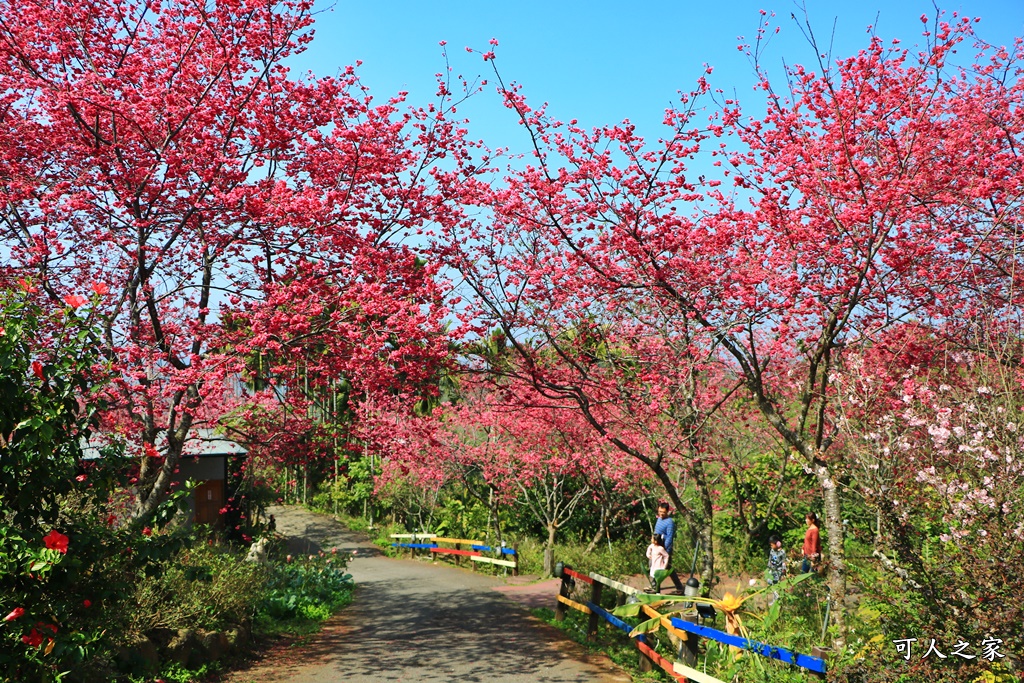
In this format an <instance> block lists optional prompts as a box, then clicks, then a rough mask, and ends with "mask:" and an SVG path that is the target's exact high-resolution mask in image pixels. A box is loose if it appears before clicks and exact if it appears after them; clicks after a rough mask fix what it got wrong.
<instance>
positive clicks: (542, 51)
mask: <svg viewBox="0 0 1024 683" xmlns="http://www.w3.org/2000/svg"><path fill="white" fill-rule="evenodd" d="M801 4H805V5H806V8H807V11H808V15H809V17H810V19H811V22H812V25H813V27H814V30H815V32H816V34H817V36H818V37H819V39H820V41H821V42H823V43H825V44H827V43H828V41H829V39H830V36H831V34H832V32H833V22H835V40H834V48H833V53H834V55H835V56H837V57H840V56H846V55H849V54H852V53H854V52H856V50H857V49H859V48H861V47H863V46H865V45H866V44H867V34H866V27H867V26H868V25H869V24H873V25H875V26H876V27H877V31H878V33H879V35H880V36H882V37H883V38H886V39H889V38H894V37H898V38H900V39H901V40H902V41H903V44H904V45H907V46H910V45H913V44H915V43H919V42H920V41H921V31H922V27H923V25H922V23H921V22H920V19H919V17H920V16H921V15H922V14H928V15H929V16H933V15H934V8H933V5H932V2H931V0H890V1H889V2H880V1H879V0H862V1H860V2H829V1H826V0H807V1H806V3H801ZM317 9H318V11H320V14H319V15H318V17H317V22H316V25H315V30H316V38H315V40H314V41H313V43H312V45H311V46H310V48H309V50H308V51H307V52H306V53H305V54H303V55H300V56H299V57H297V58H295V59H293V60H292V62H291V64H292V67H293V68H294V69H297V70H301V71H306V70H311V71H313V72H314V73H315V74H317V75H333V74H335V73H336V72H337V71H338V70H339V69H340V68H342V67H344V66H345V65H348V64H353V63H355V61H356V60H362V62H363V64H362V66H361V67H360V68H359V74H360V76H361V77H362V79H363V81H364V83H365V84H366V85H368V86H369V87H370V90H371V92H372V93H373V94H374V95H375V97H377V98H378V99H382V100H383V99H386V98H387V97H388V96H390V95H393V94H394V93H396V92H397V91H399V90H408V91H409V93H410V95H409V100H410V102H412V103H417V104H419V103H426V102H427V101H428V100H429V99H430V98H431V97H432V95H433V93H434V91H435V81H434V74H435V73H436V72H438V71H442V70H443V69H444V59H443V57H442V55H441V48H440V47H439V45H438V41H441V40H446V41H447V42H448V45H447V48H448V53H449V57H450V60H451V65H452V67H453V68H454V70H455V73H461V74H464V75H466V76H471V77H472V76H475V75H478V74H479V75H481V76H483V77H484V78H491V79H492V80H493V78H492V75H491V74H490V66H489V65H487V64H485V63H484V62H483V60H482V58H481V56H480V54H472V55H471V54H467V53H466V51H465V50H464V47H466V46H471V47H473V48H476V49H478V50H486V49H488V48H489V45H488V41H489V40H490V39H491V38H492V37H494V38H497V39H498V40H499V42H500V46H499V47H498V48H497V49H496V52H497V56H498V62H497V63H498V66H499V68H500V70H501V72H502V76H503V78H504V79H505V80H506V82H508V81H516V82H519V83H521V84H522V85H523V86H524V92H525V94H526V95H527V97H528V98H529V100H530V101H531V103H534V104H537V103H540V102H545V101H546V102H548V103H549V104H550V107H549V111H550V112H551V113H552V114H553V115H554V116H556V117H557V118H560V119H562V120H567V119H571V118H577V119H579V120H580V122H581V123H583V124H585V125H587V126H592V125H601V124H606V123H617V122H619V121H621V120H623V119H627V118H628V119H630V120H631V121H632V122H633V123H634V124H636V126H637V128H638V131H639V132H641V133H642V134H644V135H647V136H650V137H657V136H658V134H659V133H660V131H659V126H658V124H659V122H660V120H661V117H662V113H663V111H664V109H665V108H666V107H667V106H669V105H670V104H672V102H673V101H675V99H676V92H677V91H678V90H680V89H684V90H688V89H689V88H690V87H691V86H692V84H693V83H694V81H695V80H696V78H697V77H698V76H700V74H701V73H702V71H703V68H702V66H701V65H702V64H703V63H705V62H707V63H709V64H711V65H712V66H714V68H715V71H714V73H713V74H712V77H711V80H712V83H713V85H714V86H716V87H721V88H723V89H725V90H726V91H727V92H732V91H733V90H735V91H736V92H737V93H738V94H739V95H740V97H741V98H742V99H743V100H744V101H745V102H747V103H748V105H751V106H752V105H755V104H759V102H760V101H761V100H762V99H763V98H761V97H759V96H757V95H754V94H753V93H751V87H752V85H753V83H754V78H753V73H752V67H751V66H750V64H749V61H748V59H747V57H746V56H745V55H743V54H742V53H741V52H739V51H738V50H737V49H736V45H737V43H738V40H737V38H738V36H747V37H748V38H750V37H753V36H754V34H755V32H756V29H757V26H758V19H759V10H761V9H764V10H767V11H774V12H775V13H776V17H775V19H774V20H773V21H774V22H775V24H776V25H779V26H781V29H782V30H781V33H780V34H778V35H776V36H775V37H774V38H773V39H772V42H771V44H770V45H769V47H768V49H767V52H766V56H765V64H767V65H768V67H769V69H770V72H771V73H775V74H779V75H781V73H782V62H783V59H785V60H786V61H787V62H789V63H797V62H802V63H811V62H812V61H813V59H814V53H813V50H811V49H810V47H809V46H808V44H807V42H806V40H805V39H804V37H803V36H802V35H801V33H800V30H799V29H798V27H797V25H796V24H795V22H794V21H793V20H792V19H791V18H790V14H791V13H793V12H795V13H797V16H798V17H799V16H801V15H802V11H801V9H800V6H798V5H797V4H796V3H794V2H793V1H792V0H758V1H751V0H719V1H718V2H706V1H702V2H694V1H692V0H678V1H677V2H674V3H664V2H646V3H645V2H631V3H630V2H616V3H613V2H604V1H600V0H592V1H591V2H557V1H555V0H549V1H548V2H537V1H535V0H520V1H518V2H514V3H513V2H487V3H484V2H465V1H463V2H444V1H442V0H435V1H432V2H408V1H398V0H377V1H376V2H367V1H366V0H363V1H353V0H337V2H335V3H333V4H332V3H330V2H320V3H318V5H317ZM942 9H944V10H946V11H947V13H952V12H953V11H958V12H961V13H963V14H967V15H969V16H972V17H975V16H978V17H981V18H982V22H981V23H980V24H978V25H976V26H977V31H978V32H979V34H980V36H981V37H982V38H984V39H985V40H987V41H989V42H991V43H996V44H1010V43H1012V41H1013V39H1014V37H1015V36H1018V35H1022V34H1024V0H954V1H953V2H948V3H945V4H943V5H942ZM971 54H973V52H972V53H971ZM460 113H461V114H464V115H465V116H467V117H469V118H470V120H471V126H470V130H471V133H472V134H473V137H481V138H484V139H485V140H487V141H488V143H489V144H490V145H492V146H496V145H512V146H513V148H519V149H522V148H523V145H524V144H525V142H526V141H525V139H524V138H522V137H521V134H519V133H518V131H517V130H516V123H515V120H514V118H513V116H512V115H511V114H509V113H508V112H507V111H505V110H504V109H503V107H502V106H501V104H500V101H499V99H498V98H497V96H495V95H493V90H491V89H489V91H488V94H487V95H485V96H482V97H480V96H478V97H476V98H474V100H472V101H471V102H470V103H468V104H467V105H466V106H465V107H463V108H462V109H461V110H460Z"/></svg>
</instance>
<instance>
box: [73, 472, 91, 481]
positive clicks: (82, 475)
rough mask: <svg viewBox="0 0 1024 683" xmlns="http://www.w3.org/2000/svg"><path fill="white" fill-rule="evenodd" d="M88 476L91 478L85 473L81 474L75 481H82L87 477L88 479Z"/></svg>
mask: <svg viewBox="0 0 1024 683" xmlns="http://www.w3.org/2000/svg"><path fill="white" fill-rule="evenodd" d="M88 478H89V477H87V476H86V475H84V474H79V475H78V476H77V477H75V481H78V482H82V481H85V480H86V479H88Z"/></svg>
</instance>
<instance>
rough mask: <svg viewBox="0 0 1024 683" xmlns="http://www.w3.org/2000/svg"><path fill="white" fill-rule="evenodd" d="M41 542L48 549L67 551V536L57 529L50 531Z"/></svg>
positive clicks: (60, 551)
mask: <svg viewBox="0 0 1024 683" xmlns="http://www.w3.org/2000/svg"><path fill="white" fill-rule="evenodd" d="M43 543H44V544H46V547H47V548H49V549H50V550H56V551H57V552H59V553H67V551H68V537H67V536H65V535H64V534H62V533H60V532H59V531H57V530H53V531H51V532H50V533H49V534H47V535H46V536H45V537H44V538H43Z"/></svg>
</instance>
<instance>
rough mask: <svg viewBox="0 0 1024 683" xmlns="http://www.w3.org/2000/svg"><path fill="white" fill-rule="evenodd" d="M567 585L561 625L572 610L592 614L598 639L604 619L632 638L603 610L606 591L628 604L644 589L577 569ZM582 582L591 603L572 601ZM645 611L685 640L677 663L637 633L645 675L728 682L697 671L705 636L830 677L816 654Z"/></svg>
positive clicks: (566, 573)
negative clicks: (658, 673) (699, 648)
mask: <svg viewBox="0 0 1024 683" xmlns="http://www.w3.org/2000/svg"><path fill="white" fill-rule="evenodd" d="M561 579H562V583H561V585H560V587H559V591H558V601H557V602H556V603H555V619H557V620H558V621H561V620H563V619H565V610H566V608H571V609H574V610H577V611H579V612H583V613H584V614H589V615H590V619H589V621H588V623H587V637H588V638H591V639H593V638H594V637H595V636H596V635H597V628H598V625H599V624H600V622H601V620H604V621H606V622H607V623H608V624H610V625H611V626H613V627H615V628H617V629H619V630H620V631H624V632H625V633H626V634H629V633H630V632H631V631H632V630H633V626H631V625H629V624H628V623H626V622H625V621H623V620H622V619H620V618H619V617H617V616H615V615H614V614H611V613H610V612H608V611H607V610H605V609H603V608H602V607H601V606H600V603H601V596H602V592H603V590H604V588H605V587H607V588H612V589H614V590H615V591H617V592H618V595H617V596H616V602H617V603H618V604H622V603H624V602H625V600H626V599H628V596H631V595H635V594H637V593H639V592H640V591H639V590H638V589H636V588H633V587H632V586H627V585H626V584H624V583H621V582H619V581H615V580H614V579H609V578H608V577H606V576H601V575H600V574H595V573H590V574H588V575H584V574H581V573H579V572H577V571H575V570H573V569H572V568H571V567H563V568H562V572H561ZM576 581H580V582H582V583H585V584H589V585H590V588H591V593H590V600H589V601H587V602H585V603H581V602H578V601H576V600H573V599H572V597H571V596H572V588H573V585H574V583H575V582H576ZM642 609H643V612H644V613H645V614H646V616H647V617H648V618H649V619H657V618H659V617H661V626H662V628H664V629H665V631H666V632H667V633H668V634H669V635H670V636H671V637H672V638H673V640H674V641H678V642H679V652H678V659H677V660H676V661H672V660H670V659H668V658H666V657H664V656H662V655H661V654H659V653H657V652H655V651H654V649H653V648H652V647H651V646H650V644H649V643H648V638H647V637H646V636H645V635H642V634H641V635H637V636H635V637H634V638H633V643H634V644H635V645H636V648H637V650H639V652H640V669H641V670H643V671H649V670H650V669H651V668H653V667H654V666H658V667H660V668H661V669H663V670H664V671H665V672H667V673H668V674H669V675H670V676H672V678H674V679H675V680H677V681H680V682H681V683H686V681H695V682H696V683H723V681H721V680H719V679H717V678H715V677H713V676H710V675H708V674H706V673H704V672H702V671H698V670H697V669H694V668H693V666H694V665H695V664H696V663H697V644H698V640H699V639H700V638H707V639H709V640H714V641H716V642H720V643H724V644H726V645H732V646H735V647H738V648H741V649H744V650H749V651H750V652H754V653H756V654H759V655H762V656H764V657H769V658H771V659H777V660H779V661H782V662H786V663H788V664H792V665H794V666H798V667H801V668H803V669H806V670H808V671H810V672H811V673H812V675H814V676H816V677H819V678H821V679H823V680H824V678H825V660H824V659H823V658H822V657H821V656H812V655H805V654H799V653H796V652H791V651H790V650H786V649H785V648H781V647H776V646H774V645H767V644H765V643H759V642H757V641H754V640H748V639H746V638H741V637H740V636H735V635H730V634H728V633H725V632H724V631H719V630H718V629H714V628H710V627H708V626H703V625H701V624H698V623H696V622H697V619H698V617H697V615H696V614H693V615H684V616H683V617H682V618H678V617H663V616H662V615H661V614H660V613H659V612H658V611H657V610H655V609H654V608H653V607H651V606H649V605H644V606H643V608H642ZM820 654H822V651H821V650H820V649H819V648H815V655H820Z"/></svg>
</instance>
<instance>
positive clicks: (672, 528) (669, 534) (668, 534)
mask: <svg viewBox="0 0 1024 683" xmlns="http://www.w3.org/2000/svg"><path fill="white" fill-rule="evenodd" d="M668 510H669V507H668V503H666V502H664V501H663V502H661V503H658V521H657V522H655V523H654V533H656V534H661V537H662V538H663V539H664V547H665V552H667V553H668V571H669V575H668V577H669V578H670V579H672V585H673V586H675V588H676V592H678V593H680V594H682V593H683V592H684V589H683V582H682V581H680V580H679V575H678V574H676V570H675V568H674V566H673V564H672V548H673V541H674V540H675V535H676V523H675V522H674V521H673V520H672V518H671V517H670V516H669V514H668Z"/></svg>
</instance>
